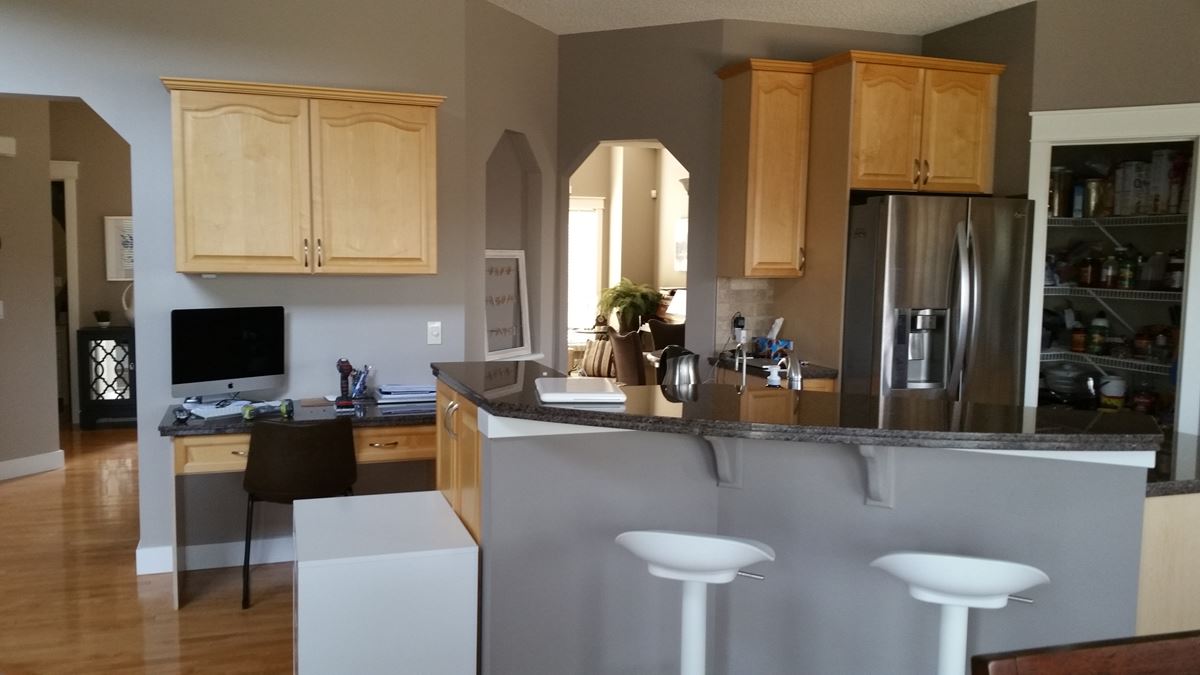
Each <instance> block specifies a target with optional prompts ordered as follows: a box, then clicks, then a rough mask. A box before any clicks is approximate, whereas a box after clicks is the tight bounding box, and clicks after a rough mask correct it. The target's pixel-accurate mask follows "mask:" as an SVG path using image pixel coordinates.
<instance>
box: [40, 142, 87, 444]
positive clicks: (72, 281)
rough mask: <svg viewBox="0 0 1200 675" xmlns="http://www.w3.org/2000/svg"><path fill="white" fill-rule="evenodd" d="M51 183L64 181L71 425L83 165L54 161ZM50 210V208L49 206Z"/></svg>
mask: <svg viewBox="0 0 1200 675" xmlns="http://www.w3.org/2000/svg"><path fill="white" fill-rule="evenodd" d="M50 180H51V181H56V180H60V181H62V182H63V212H64V216H63V217H64V219H65V220H66V221H67V222H65V223H63V227H64V228H66V238H67V352H68V354H69V357H68V358H69V359H70V364H71V423H72V424H79V354H78V353H77V352H78V350H77V349H76V348H75V331H77V330H79V221H78V214H77V210H78V209H77V205H76V204H77V202H76V189H75V183H76V182H77V181H78V180H79V162H60V161H55V160H51V161H50ZM47 207H49V205H47Z"/></svg>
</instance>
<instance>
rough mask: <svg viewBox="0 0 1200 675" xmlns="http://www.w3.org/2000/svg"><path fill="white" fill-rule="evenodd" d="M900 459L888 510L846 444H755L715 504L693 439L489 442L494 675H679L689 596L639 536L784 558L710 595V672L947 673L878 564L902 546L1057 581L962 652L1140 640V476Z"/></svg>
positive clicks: (611, 436) (486, 627)
mask: <svg viewBox="0 0 1200 675" xmlns="http://www.w3.org/2000/svg"><path fill="white" fill-rule="evenodd" d="M896 452H897V454H896V483H895V484H896V493H895V499H896V501H895V508H894V509H886V508H879V507H869V506H865V505H864V504H863V486H864V483H865V478H864V472H863V462H862V459H861V457H859V454H858V452H857V450H856V449H855V448H852V447H847V446H838V445H822V444H814V443H806V444H797V443H782V442H761V441H745V442H744V448H743V451H742V453H741V457H740V463H739V464H738V466H739V467H740V470H741V476H740V486H739V487H736V488H718V487H716V485H715V481H714V478H713V475H712V473H711V469H710V466H711V465H710V462H711V455H709V454H708V451H707V450H706V449H705V445H704V442H703V441H702V440H700V439H698V438H695V437H689V436H685V435H676V434H647V433H640V432H622V433H606V434H593V435H578V436H570V437H561V436H560V437H554V436H547V437H531V438H522V439H501V440H488V441H486V445H485V449H484V453H483V457H484V475H485V483H484V506H483V514H484V515H483V517H484V535H483V536H484V546H485V547H486V549H487V552H488V553H487V555H486V556H485V557H484V559H483V584H484V596H483V603H484V606H483V615H482V616H483V635H484V643H483V663H484V672H487V673H543V672H544V673H579V674H581V675H582V674H585V673H625V672H629V673H632V672H636V673H663V674H667V673H675V672H678V649H679V647H678V645H679V642H678V640H679V623H678V622H679V602H680V591H679V583H678V582H673V581H668V580H664V579H660V578H656V577H652V576H651V575H650V574H648V572H647V570H646V566H645V564H644V563H642V562H640V561H639V560H637V559H636V558H635V557H634V556H633V555H631V554H630V553H628V552H626V551H625V550H623V549H622V548H621V547H620V546H618V545H617V544H615V543H614V541H613V538H614V537H615V536H616V535H617V534H619V533H621V532H623V531H627V530H635V529H667V530H684V531H693V532H702V533H715V534H723V535H728V536H736V537H749V538H752V539H757V540H759V541H762V542H765V543H766V544H768V545H770V546H771V547H773V548H774V549H775V552H776V556H777V558H776V560H775V562H770V563H762V564H760V565H756V566H754V567H752V568H751V569H752V570H753V571H755V572H759V573H762V574H764V575H766V580H764V581H761V582H753V581H749V580H745V579H738V580H735V581H734V582H733V583H731V584H728V585H722V586H716V587H714V588H713V589H711V590H710V591H709V598H710V605H709V616H710V617H711V618H710V622H709V627H710V628H709V637H710V643H709V644H710V647H711V649H710V651H709V663H710V666H709V667H710V670H711V672H714V673H755V674H756V675H757V674H761V675H772V674H775V673H779V674H780V675H790V674H793V673H822V674H823V673H831V674H832V673H839V674H840V673H854V674H855V675H906V674H912V675H918V674H924V673H931V672H934V670H935V669H936V666H935V663H936V654H937V646H936V645H937V639H938V636H937V631H938V608H937V606H935V605H930V604H926V603H922V602H918V601H916V600H914V599H913V598H911V597H910V596H909V594H908V593H907V590H906V589H905V587H904V585H903V584H902V583H901V582H899V581H897V580H895V579H893V578H891V577H889V576H888V575H887V574H885V573H884V572H881V571H879V570H877V569H873V568H871V567H869V566H868V565H869V563H870V562H871V561H872V560H874V559H875V558H876V557H878V556H881V555H884V554H886V553H889V552H892V551H898V550H918V551H930V552H943V553H951V554H961V555H975V556H983V557H993V558H1000V559H1005V560H1013V561H1018V562H1024V563H1027V564H1031V565H1034V566H1036V567H1038V568H1040V569H1042V570H1043V571H1045V572H1046V573H1047V574H1048V575H1049V577H1050V579H1051V581H1050V584H1049V585H1045V586H1038V587H1035V588H1032V589H1030V590H1028V591H1026V592H1025V593H1023V595H1026V596H1029V597H1032V598H1034V599H1035V600H1036V604H1034V605H1021V604H1015V603H1014V604H1010V605H1009V606H1008V607H1006V608H1004V609H997V610H972V612H971V617H970V621H969V628H968V639H969V643H968V653H981V652H987V651H1003V650H1009V649H1020V648H1025V647H1033V646H1040V645H1047V644H1057V643H1065V642H1076V641H1084V640H1098V639H1105V638H1114V637H1119V636H1125V635H1130V634H1132V633H1133V630H1134V622H1135V613H1136V607H1137V585H1138V565H1139V560H1140V554H1139V550H1140V546H1141V522H1142V520H1141V519H1142V505H1143V502H1144V486H1145V474H1144V472H1143V471H1142V470H1140V469H1136V468H1128V467H1111V466H1098V465H1089V464H1081V463H1075V462H1063V461H1057V460H1044V459H1043V460H1039V459H1028V458H1015V457H1000V456H993V455H986V454H978V453H968V452H961V451H953V450H925V449H917V448H899V449H897V451H896ZM530 494H536V495H537V499H536V500H530V499H529V498H528V496H529V495H530ZM513 617H520V620H519V621H514V620H513Z"/></svg>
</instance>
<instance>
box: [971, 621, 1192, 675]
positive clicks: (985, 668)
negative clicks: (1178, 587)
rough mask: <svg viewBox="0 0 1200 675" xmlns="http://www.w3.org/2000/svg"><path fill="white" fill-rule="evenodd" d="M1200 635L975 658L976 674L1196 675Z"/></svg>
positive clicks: (1084, 644)
mask: <svg viewBox="0 0 1200 675" xmlns="http://www.w3.org/2000/svg"><path fill="white" fill-rule="evenodd" d="M1197 672H1200V631H1188V632H1186V633H1164V634H1162V635H1144V636H1141V637H1133V638H1123V639H1120V640H1101V641H1099V642H1082V643H1079V644H1072V645H1058V646H1054V647H1042V648H1039V649H1025V650H1021V651H1015V652H1005V653H1000V654H980V655H977V656H974V657H972V658H971V675H1095V674H1097V673H1114V674H1115V673H1120V674H1121V675H1151V674H1153V675H1185V674H1187V675H1195V673H1197Z"/></svg>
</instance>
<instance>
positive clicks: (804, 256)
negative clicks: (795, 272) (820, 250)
mask: <svg viewBox="0 0 1200 675" xmlns="http://www.w3.org/2000/svg"><path fill="white" fill-rule="evenodd" d="M807 264H808V254H807V253H805V252H804V247H803V246H801V247H800V271H801V272H803V271H804V266H805V265H807Z"/></svg>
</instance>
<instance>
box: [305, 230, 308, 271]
mask: <svg viewBox="0 0 1200 675" xmlns="http://www.w3.org/2000/svg"><path fill="white" fill-rule="evenodd" d="M304 266H305V267H308V237H305V238H304Z"/></svg>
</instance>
